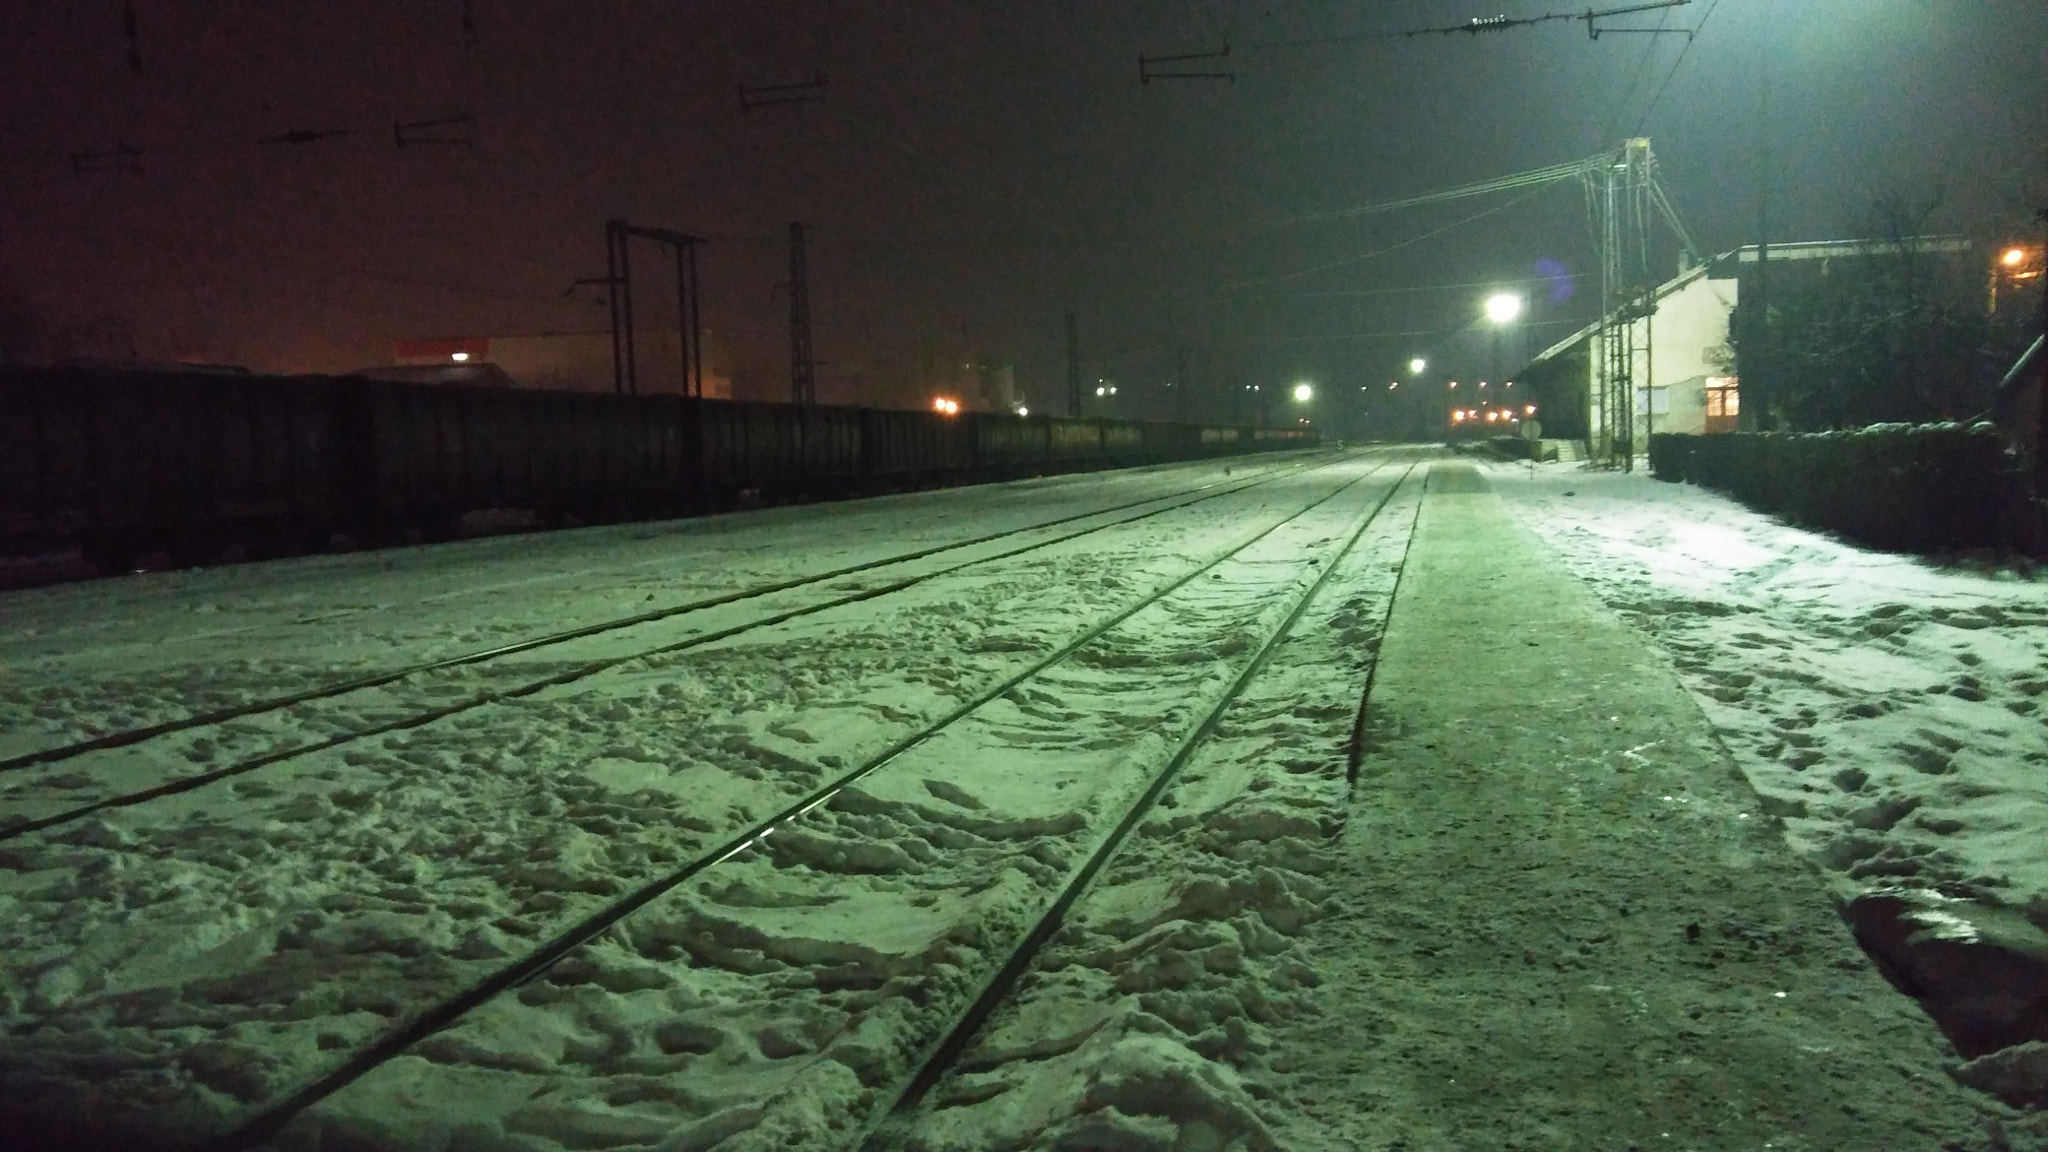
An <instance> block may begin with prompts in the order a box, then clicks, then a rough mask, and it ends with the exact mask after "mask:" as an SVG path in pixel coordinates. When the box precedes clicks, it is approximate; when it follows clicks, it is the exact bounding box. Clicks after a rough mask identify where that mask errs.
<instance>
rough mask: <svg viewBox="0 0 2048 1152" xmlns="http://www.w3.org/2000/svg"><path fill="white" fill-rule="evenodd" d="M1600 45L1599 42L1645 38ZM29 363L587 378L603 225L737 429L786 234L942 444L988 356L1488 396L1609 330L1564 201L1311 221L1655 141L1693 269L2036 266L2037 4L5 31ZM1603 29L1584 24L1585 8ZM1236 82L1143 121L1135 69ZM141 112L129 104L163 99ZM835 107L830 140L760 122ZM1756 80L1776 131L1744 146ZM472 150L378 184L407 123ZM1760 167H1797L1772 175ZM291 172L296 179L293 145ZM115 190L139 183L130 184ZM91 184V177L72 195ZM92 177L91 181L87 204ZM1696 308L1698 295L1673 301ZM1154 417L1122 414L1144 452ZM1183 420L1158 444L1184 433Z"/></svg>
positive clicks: (642, 2) (459, 5)
mask: <svg viewBox="0 0 2048 1152" xmlns="http://www.w3.org/2000/svg"><path fill="white" fill-rule="evenodd" d="M1616 6H1620V5H1619V0H1616V2H1615V3H1602V4H1595V7H1596V8H1608V7H1616ZM4 7H5V17H4V20H0V44H4V47H0V85H4V106H5V108H6V110H7V114H6V116H4V117H0V172H4V179H5V182H4V185H0V233H4V235H5V237H6V242H5V244H4V246H0V341H4V342H5V343H6V344H7V345H8V347H9V348H11V349H12V350H13V351H14V353H15V354H16V355H17V356H19V355H25V354H29V353H28V352H24V350H25V349H29V350H34V354H37V355H41V356H44V357H50V356H61V355H71V356H91V357H125V356H131V355H132V356H135V357H139V358H142V359H172V358H186V359H203V360H210V361H217V362H231V363H239V364H246V365H249V366H251V367H254V368H257V369H261V370H273V371H336V370H345V369H349V368H353V367H360V366H364V365H370V364H378V363H384V362H387V361H388V360H389V359H390V357H391V346H392V342H393V341H394V340H396V339H400V338H406V337H430V336H460V335H494V334H497V335H503V334H519V333H535V332H543V331H594V330H599V329H601V328H602V327H603V325H604V323H605V311H604V308H603V307H602V305H601V303H600V297H598V296H597V295H595V294H594V293H593V292H592V291H590V290H589V289H585V290H582V291H580V292H578V293H575V294H572V295H569V296H565V295H564V292H565V290H566V289H567V288H568V287H569V285H570V283H571V282H572V281H573V280H575V279H577V278H579V277H589V276H596V275H600V274H602V272H603V271H604V243H603V222H604V220H605V219H607V218H608V217H613V216H623V217H627V218H630V219H631V220H632V221H634V222H635V223H642V224H647V225H652V226H657V227H665V228H673V229H677V230H681V231H686V232H691V233H694V234H698V235H701V236H704V237H706V238H707V239H708V240H709V241H710V243H709V245H708V246H707V248H706V249H705V252H704V264H703V280H704V289H705V300H704V316H705V324H706V326H707V327H709V328H710V329H712V330H713V332H714V333H715V334H716V336H717V339H718V340H719V342H720V345H721V348H722V349H723V356H724V358H725V359H726V361H727V364H726V367H727V368H728V369H729V370H730V371H731V372H732V374H733V375H734V376H735V378H736V379H737V381H738V386H739V389H740V392H741V394H742V395H752V396H762V397H780V396H783V395H786V392H787V387H788V384H787V379H788V378H787V345H786V340H787V329H786V322H787V320H786V318H787V300H786V296H785V295H784V292H785V289H784V288H783V287H782V286H781V285H782V282H783V281H784V280H786V279H787V259H788V256H787V235H788V224H789V222H790V221H792V220H802V221H805V222H807V223H809V224H811V225H812V226H813V228H814V231H813V234H812V243H811V248H812V251H811V264H812V290H811V292H812V308H813V311H814V314H815V316H816V324H817V329H816V331H817V335H816V344H817V354H818V357H819V359H820V360H821V361H822V362H823V364H822V366H821V367H820V369H819V382H820V398H821V399H824V400H829V401H843V402H860V403H882V404H916V403H920V402H922V399H923V389H925V388H926V387H928V386H929V384H930V382H931V381H932V380H934V379H942V378H943V373H944V372H945V371H946V367H947V366H948V365H954V364H956V362H958V361H960V360H962V359H963V358H965V357H968V356H979V355H992V356H994V357H996V358H999V359H1008V360H1013V361H1015V363H1016V365H1017V374H1018V379H1019V384H1020V387H1021V390H1022V391H1023V393H1024V394H1025V395H1026V396H1027V397H1029V398H1033V399H1034V400H1036V401H1039V402H1041V403H1043V404H1045V405H1050V404H1051V403H1052V402H1053V401H1054V399H1055V396H1056V394H1059V393H1063V391H1064V376H1065V367H1064V363H1065V350H1064V315H1065V313H1066V312H1068V311H1070V310H1071V311H1074V312H1076V313H1078V314H1079V316H1080V325H1081V332H1082V344H1083V354H1084V359H1085V361H1086V365H1087V370H1088V372H1089V374H1090V375H1091V376H1094V375H1097V374H1107V375H1111V376H1113V377H1115V378H1117V379H1119V380H1121V381H1124V382H1125V383H1126V384H1127V385H1128V386H1129V391H1130V394H1131V395H1132V396H1133V397H1136V398H1137V399H1138V401H1140V402H1142V400H1143V398H1144V397H1145V396H1146V394H1147V392H1148V389H1150V388H1153V387H1156V385H1157V384H1159V383H1160V382H1163V381H1164V380H1165V379H1166V378H1167V377H1168V376H1169V375H1170V374H1171V373H1172V372H1173V371H1174V365H1175V360H1176V350H1177V349H1178V348H1181V347H1185V348H1186V350H1187V351H1186V353H1185V355H1186V357H1187V363H1188V365H1189V370H1190V373H1191V375H1192V377H1193V379H1194V382H1195V387H1196V388H1197V390H1198V394H1204V395H1206V394H1210V393H1213V392H1214V391H1215V390H1217V389H1220V388H1222V387H1223V386H1224V384H1225V383H1226V382H1228V381H1240V382H1260V381H1264V382H1280V381H1285V380H1292V379H1294V378H1297V377H1301V376H1306V377H1309V378H1312V379H1315V380H1317V381H1319V382H1323V383H1326V384H1328V385H1331V386H1352V385H1355V384H1357V383H1359V382H1364V381H1374V380H1386V379H1389V378H1391V377H1393V376H1395V375H1398V374H1401V373H1402V372H1403V370H1404V369H1403V367H1402V366H1403V365H1405V363H1406V361H1407V359H1408V358H1409V356H1411V355H1413V354H1417V353H1420V354H1424V355H1428V356H1430V357H1431V358H1432V359H1433V360H1434V361H1435V362H1436V363H1437V364H1438V365H1439V366H1440V367H1442V368H1443V369H1444V370H1446V371H1449V372H1452V373H1469V374H1474V375H1480V374H1485V373H1486V372H1487V371H1488V370H1489V367H1488V365H1489V358H1490V356H1491V344H1490V340H1491V335H1490V333H1489V332H1487V331H1486V330H1485V329H1484V328H1483V327H1482V324H1481V321H1480V320H1479V301H1480V300H1481V299H1482V298H1483V297H1484V296H1485V295H1486V294H1487V293H1488V291H1489V290H1491V289H1492V288H1493V287H1495V286H1510V287H1519V288H1521V289H1522V290H1524V291H1526V292H1527V293H1528V294H1529V295H1530V298H1531V302H1532V311H1531V314H1530V315H1529V316H1528V318H1527V323H1526V325H1525V326H1524V327H1523V328H1521V329H1520V330H1519V331H1517V332H1516V333H1515V334H1514V335H1513V336H1511V337H1510V339H1511V340H1512V341H1514V347H1512V348H1511V349H1510V353H1509V354H1510V355H1511V356H1518V355H1520V354H1523V353H1528V352H1534V351H1536V350H1538V349H1540V348H1541V347H1543V346H1545V345H1547V344H1549V343H1550V342H1551V341H1552V340H1554V339H1556V338H1558V337H1560V336H1563V335H1565V334H1566V333H1568V332H1569V331H1570V330H1571V328H1572V327H1573V326H1574V325H1575V324H1578V323H1583V322H1584V321H1585V320H1586V319H1588V318H1590V315H1591V313H1592V311H1593V310H1594V297H1595V294H1596V285H1597V281H1596V280H1594V279H1592V278H1590V277H1584V278H1580V279H1576V280H1574V279H1565V278H1558V279H1553V280H1551V281H1547V282H1537V283H1524V282H1525V281H1528V280H1529V279H1530V278H1531V277H1534V276H1536V275H1537V271H1536V269H1537V268H1538V266H1539V264H1541V265H1542V267H1543V268H1545V269H1546V270H1548V271H1549V272H1551V273H1552V274H1553V275H1555V274H1556V273H1558V272H1560V271H1562V272H1563V273H1564V274H1566V275H1567V276H1569V275H1571V274H1584V273H1590V272H1592V271H1594V270H1595V269H1594V266H1593V257H1592V248H1591V245H1590V242H1589V239H1588V231H1587V226H1586V218H1585V210H1584V206H1583V202H1582V198H1581V193H1580V191H1579V189H1578V186H1577V185H1576V184H1575V183H1563V184H1557V185H1552V186H1550V187H1548V188H1543V189H1536V190H1524V191H1518V192H1512V193H1507V194H1500V195H1493V196H1489V197H1486V198H1482V199H1465V200H1457V201H1452V202H1449V203H1442V204H1436V205H1432V206H1429V207H1425V208H1420V209H1415V210H1409V211H1402V212H1396V213H1387V214H1379V215H1372V216H1366V217H1359V218H1351V219H1345V220H1341V221H1337V222H1305V221H1301V220H1296V219H1290V218H1293V217H1299V216H1302V215H1304V214H1313V213H1317V212H1323V211H1328V210H1332V209H1340V208H1344V207H1347V206H1353V205H1358V204H1364V203H1370V202H1373V201H1376V200H1383V199H1389V198H1395V197H1405V196H1412V195H1417V194H1421V193H1427V192H1433V191H1436V190H1440V189H1445V188H1450V187H1453V186H1457V185H1461V184H1465V183H1469V182H1473V181H1479V180H1485V179H1489V178H1493V177H1498V176H1503V175H1507V174H1510V173H1514V172H1518V171H1522V170H1526V169H1531V168H1537V167H1542V166H1546V165H1551V164H1558V163H1562V162H1566V161H1572V160H1576V159H1579V158H1581V157H1585V156H1588V155H1591V154H1593V153H1596V152H1599V151H1601V150H1603V149H1606V148H1610V147H1613V146H1615V145H1617V144H1619V142H1620V141H1621V140H1623V139H1624V138H1626V137H1627V136H1630V135H1632V134H1636V133H1637V132H1638V131H1640V133H1641V134H1642V135H1646V136H1648V137H1650V139H1651V141H1652V143H1653V146H1654V148H1655V150H1656V154H1657V156H1658V158H1659V160H1660V161H1661V164H1662V178H1663V182H1664V184H1665V187H1666V188H1667V189H1668V191H1669V192H1670V195H1671V197H1672V199H1673V200H1674V201H1675V203H1676V206H1677V208H1678V210H1679V212H1680V213H1681V214H1682V215H1683V216H1684V217H1685V219H1686V221H1687V223H1688V224H1689V225H1690V227H1691V229H1692V231H1693V232H1694V234H1695V235H1696V236H1697V238H1698V239H1699V241H1700V243H1701V245H1702V246H1703V247H1705V248H1706V249H1708V250H1709V251H1716V250H1725V249H1727V248H1731V247H1734V246H1736V245H1738V244H1743V243H1748V242H1751V241H1752V240H1753V239H1754V234H1755V229H1756V220H1757V215H1758V204H1759V192H1760V190H1761V189H1762V188H1763V187H1764V185H1765V183H1766V182H1765V181H1763V180H1761V179H1760V176H1761V175H1762V174H1763V173H1764V172H1765V171H1766V164H1765V162H1764V161H1765V158H1768V165H1767V170H1768V173H1769V180H1768V188H1769V196H1770V200H1769V205H1770V207H1769V211H1770V216H1771V219H1772V227H1771V234H1772V238H1773V239H1774V240H1779V241H1784V240H1807V239H1825V238H1840V237H1845V236H1851V235H1857V234H1860V233H1861V232H1862V231H1864V229H1865V228H1866V226H1867V223H1868V221H1869V219H1870V209H1871V203H1872V199H1873V197H1874V196H1877V195H1879V194H1881V193H1884V192H1887V191H1891V192H1895V193H1897V194H1899V195H1902V196H1906V197H1908V198H1912V199H1920V200H1927V199H1929V198H1939V199H1940V201H1941V207H1940V209H1939V210H1938V211H1937V212H1936V214H1935V216H1934V217H1933V220H1932V225H1933V226H1934V227H1936V228H1938V229H1940V230H1943V231H1964V232H1970V233H1973V234H1978V235H1982V236H1984V237H1985V238H1987V239H1996V238H2002V237H2005V236H2011V235H2018V234H2022V233H2020V232H2018V231H2017V229H2020V228H2021V227H2023V222H2024V221H2025V220H2026V219H2027V217H2028V216H2029V215H2030V213H2031V212H2032V210H2033V209H2034V208H2037V207H2038V206H2039V205H2040V204H2041V203H2042V202H2043V200H2044V198H2048V195H2044V193H2048V181H2044V173H2048V78H2044V47H2048V4H2042V3H2040V2H2039V0H1693V2H1692V3H1690V4H1686V5H1684V6H1682V7H1677V8H1672V9H1668V10H1662V11H1654V12H1648V13H1643V14H1639V15H1636V16H1633V17H1626V18H1615V19H1614V20H1612V21H1608V22H1607V23H1612V24H1615V25H1619V26H1626V27H1657V26H1662V27H1665V28H1671V29H1678V28H1688V29H1697V30H1698V34H1697V36H1696V38H1694V39H1693V40H1692V41H1691V42H1690V44H1688V40H1687V38H1686V37H1685V36H1683V35H1663V36H1651V35H1643V34H1622V33H1610V34H1606V35H1603V36H1601V37H1600V38H1599V39H1598V40H1593V39H1589V38H1588V36H1587V34H1586V29H1585V26H1584V24H1583V23H1582V22H1569V21H1559V22H1553V23H1546V24H1539V25H1536V26H1532V27H1524V28H1516V29H1512V30H1506V31H1500V32H1490V33H1486V34H1483V35H1477V36H1468V35H1452V36H1441V35H1431V36H1421V37H1414V38H1405V39H1404V38H1382V39H1373V38H1354V39H1339V40H1335V41H1334V42H1323V43H1313V44H1300V43H1292V42H1296V41H1304V40H1328V39H1329V38H1333V37H1345V36H1351V35H1354V34H1370V33H1384V32H1398V31H1402V30H1408V29H1419V28H1427V27H1432V26H1442V25H1448V24H1456V23H1462V22H1464V21H1466V20H1468V19H1470V18H1472V17H1475V16H1490V15H1494V14H1497V13H1505V14H1506V15H1508V16H1511V17H1530V16H1536V15H1541V14H1543V13H1545V12H1548V11H1559V10H1562V9H1563V8H1564V7H1567V6H1565V5H1561V4H1560V3H1559V2H1558V0H1488V2H1487V3H1485V4H1483V5H1477V6H1475V5H1474V4H1471V3H1465V2H1463V0H1458V2H1451V0H1371V2H1367V3H1352V4H1339V3H1331V2H1316V0H1298V2H1289V3H1241V4H1239V3H1228V2H1220V0H1218V2H1204V3H1194V2H1183V3H1165V2H1155V0H1131V2H1118V3H1092V2H1091V3H1057V4H1054V3H993V2H990V3H926V4H908V3H880V2H875V3H864V4H863V3H846V2H839V3H830V2H826V0H749V2H744V3H739V2H724V0H712V2H697V3H685V2H676V0H665V2H654V0H615V2H600V0H583V2H577V3H569V2H566V0H516V2H515V0H472V2H471V3H470V4H469V5H468V7H467V13H468V17H469V19H468V20H467V24H468V27H467V28H466V27H465V5H464V4H463V2H462V0H134V3H133V6H132V11H133V14H134V27H135V35H134V37H133V38H132V40H131V38H130V37H129V36H128V35H127V33H126V31H125V28H124V24H125V23H126V21H125V20H124V4H123V3H122V2H121V0H64V2H62V3H53V2H32V0H5V5H4ZM1579 9H1580V10H1582V11H1583V9H1584V5H1583V4H1581V5H1579ZM1225 43H1228V44H1229V45H1230V48H1231V54H1230V56H1229V57H1228V59H1227V60H1219V61H1214V62H1208V63H1207V64H1206V66H1208V67H1213V68H1217V69H1220V70H1227V71H1231V72H1233V73H1235V80H1234V82H1232V83H1222V82H1216V81H1178V82H1175V81H1167V82H1154V83H1152V84H1150V85H1141V84H1140V83H1139V79H1138V56H1139V54H1140V53H1151V54H1167V53H1176V52H1199V51H1205V50H1213V49H1217V48H1220V47H1221V46H1222V45H1223V44H1225ZM138 65H139V69H138V67H137V66H138ZM819 72H821V73H822V74H823V75H824V76H825V78H826V80H827V84H826V87H825V89H824V99H822V100H820V101H817V102H812V103H805V104H795V105H787V106H779V107H769V108H760V109H756V110H753V111H751V112H746V111H743V110H742V108H741V105H740V100H739V96H738V91H737V89H738V87H739V86H741V85H770V84H778V83H789V82H794V81H799V80H802V79H804V78H806V77H808V76H810V75H811V74H813V73H819ZM1760 80H1767V82H1768V96H1767V98H1764V99H1760V90H1761V89H1760ZM457 113H468V114H471V115H473V117H474V120H473V122H470V123H467V124H462V125H454V126H451V127H448V128H444V129H432V130H423V131H424V132H425V133H426V134H439V135H447V136H453V137H459V138H462V139H465V140H466V141H467V142H468V143H467V144H466V145H464V144H450V143H439V144H416V145H413V146H410V147H407V148H403V149H401V148H398V147H395V146H394V141H393V122H394V121H395V120H407V121H422V120H432V119H438V118H443V117H448V116H453V115H454V114H457ZM1765 126H1767V127H1768V131H1760V129H1761V128H1763V127H1765ZM304 130H317V131H323V132H324V131H342V130H346V131H347V132H348V133H349V134H347V135H337V136H331V137H323V138H320V139H315V140H311V141H309V142H304V143H296V144H294V143H288V142H282V141H278V142H271V143H264V142H262V141H263V139H264V138H265V137H275V136H279V135H282V134H286V133H291V132H295V131H304ZM123 145H132V146H134V147H135V148H137V149H139V151H140V155H139V157H138V158H135V159H133V160H131V159H130V158H129V157H127V156H125V155H121V154H118V153H117V152H116V153H114V154H106V153H109V152H110V151H112V150H117V149H119V148H120V147H121V146H123ZM88 153H99V154H98V155H87V154H88ZM81 168H82V169H84V171H80V170H79V169H81ZM1672 270H1673V271H1675V266H1674V268H1673V269H1672ZM1134 410H1136V409H1134ZM1161 414H1163V413H1161Z"/></svg>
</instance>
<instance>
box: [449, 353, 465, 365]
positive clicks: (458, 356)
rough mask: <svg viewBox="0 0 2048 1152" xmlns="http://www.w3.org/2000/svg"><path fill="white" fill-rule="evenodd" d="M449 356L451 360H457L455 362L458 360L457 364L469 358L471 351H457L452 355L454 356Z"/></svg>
mask: <svg viewBox="0 0 2048 1152" xmlns="http://www.w3.org/2000/svg"><path fill="white" fill-rule="evenodd" d="M448 358H449V359H450V360H453V361H455V362H456V363H457V364H460V363H462V362H463V361H464V360H467V359H469V353H467V352H457V353H455V354H454V355H452V356H450V357H448Z"/></svg>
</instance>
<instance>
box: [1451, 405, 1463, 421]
mask: <svg viewBox="0 0 2048 1152" xmlns="http://www.w3.org/2000/svg"><path fill="white" fill-rule="evenodd" d="M1464 418H1465V413H1464V411H1463V410H1462V409H1458V408H1453V409H1451V423H1453V424H1456V423H1458V422H1459V421H1461V420H1463V419H1464Z"/></svg>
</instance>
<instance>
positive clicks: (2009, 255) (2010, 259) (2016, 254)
mask: <svg viewBox="0 0 2048 1152" xmlns="http://www.w3.org/2000/svg"><path fill="white" fill-rule="evenodd" d="M2026 258H2027V250H2026V249H2025V248H2008V249H2006V250H2005V263H2006V266H2007V267H2009V268H2017V267H2018V266H2019V264H2020V261H2022V260H2025V259H2026Z"/></svg>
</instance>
